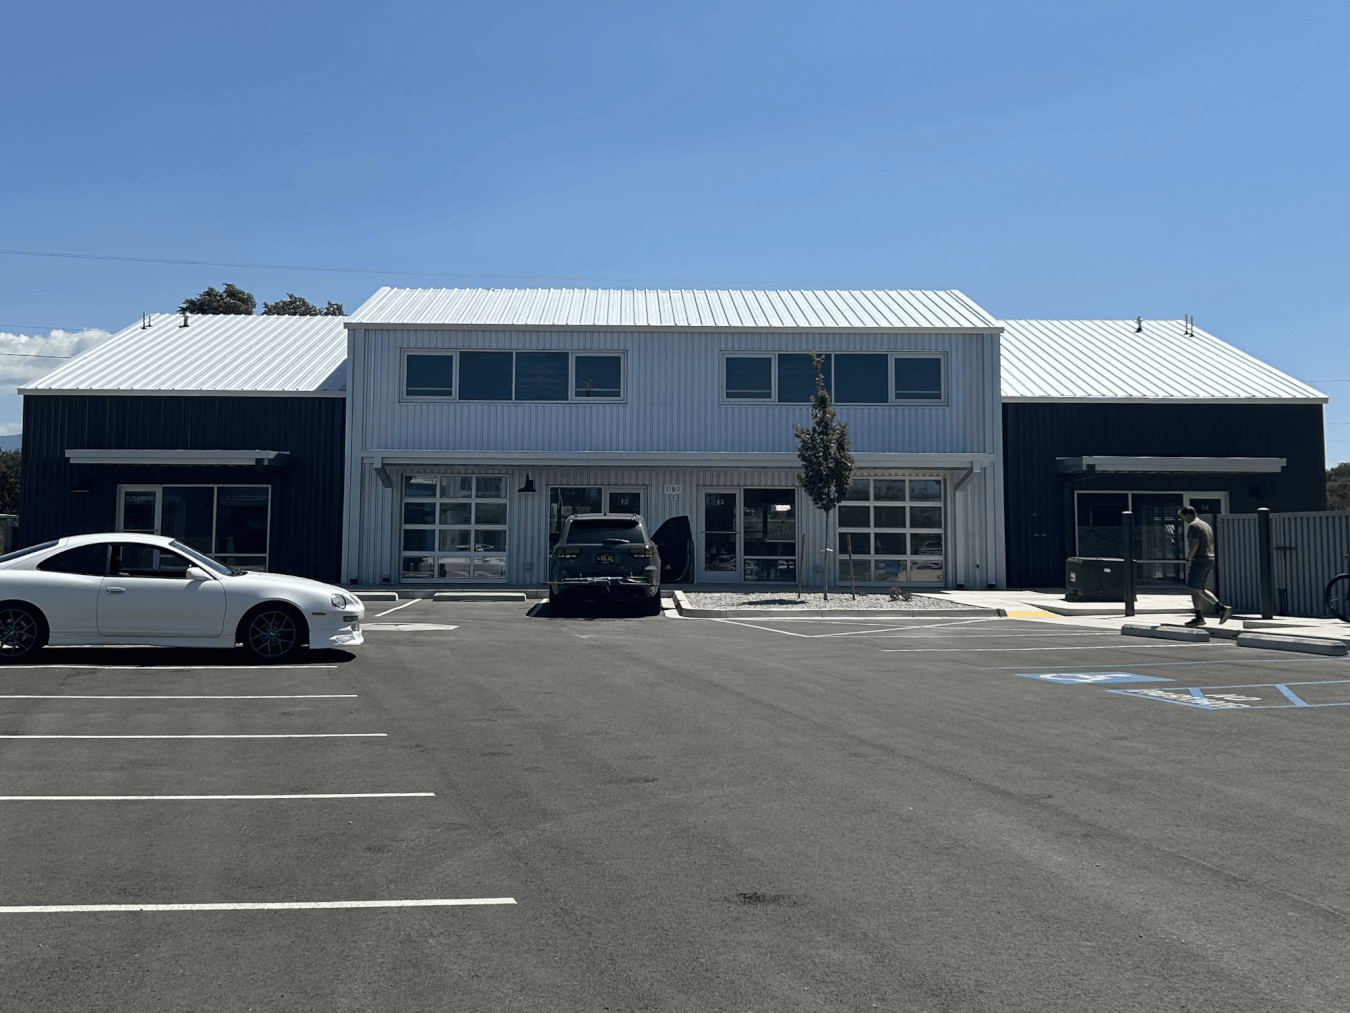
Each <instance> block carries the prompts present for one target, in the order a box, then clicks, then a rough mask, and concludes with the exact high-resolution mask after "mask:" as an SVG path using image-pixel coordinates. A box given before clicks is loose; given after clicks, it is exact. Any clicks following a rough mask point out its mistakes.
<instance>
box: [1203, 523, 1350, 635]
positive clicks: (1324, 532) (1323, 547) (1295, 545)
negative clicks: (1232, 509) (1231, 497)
mask: <svg viewBox="0 0 1350 1013" xmlns="http://www.w3.org/2000/svg"><path fill="white" fill-rule="evenodd" d="M1218 522H1219V523H1218V530H1217V531H1216V532H1215V534H1216V538H1215V543H1216V545H1215V549H1216V553H1217V556H1218V560H1217V562H1218V567H1217V568H1218V571H1219V597H1220V598H1221V599H1222V600H1223V601H1224V602H1226V603H1229V604H1231V605H1233V607H1234V608H1236V609H1237V610H1238V611H1239V612H1255V611H1258V610H1259V609H1260V608H1261V582H1260V559H1259V557H1258V548H1257V546H1258V534H1257V516H1256V514H1221V515H1220V516H1219V518H1218ZM1270 546H1271V557H1272V558H1271V575H1272V578H1273V580H1272V584H1273V587H1274V591H1275V599H1274V603H1273V604H1274V607H1275V614H1276V615H1284V616H1325V615H1327V605H1326V599H1325V597H1324V593H1325V591H1326V586H1327V581H1329V580H1331V578H1332V577H1334V576H1335V575H1336V574H1338V573H1345V572H1346V571H1347V570H1350V512H1346V511H1344V510H1337V511H1320V512H1315V513H1311V512H1310V513H1289V514H1276V513H1272V514H1271V515H1270Z"/></svg>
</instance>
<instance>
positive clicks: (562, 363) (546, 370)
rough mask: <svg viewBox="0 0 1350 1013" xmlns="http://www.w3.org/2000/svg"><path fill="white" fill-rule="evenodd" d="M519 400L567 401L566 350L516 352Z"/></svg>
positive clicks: (517, 393) (517, 394)
mask: <svg viewBox="0 0 1350 1013" xmlns="http://www.w3.org/2000/svg"><path fill="white" fill-rule="evenodd" d="M516 400H517V401H566V400H567V353H566V352H517V353H516Z"/></svg>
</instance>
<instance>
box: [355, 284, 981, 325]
mask: <svg viewBox="0 0 1350 1013" xmlns="http://www.w3.org/2000/svg"><path fill="white" fill-rule="evenodd" d="M347 325H348V326H349V327H395V328H407V327H475V328H487V327H502V328H542V327H569V328H589V327H622V328H626V329H635V330H677V329H678V330H727V329H732V328H735V329H742V328H745V329H755V330H775V331H778V330H812V331H817V330H855V331H856V330H869V331H871V330H879V331H890V330H910V331H951V330H956V331H994V330H997V329H998V327H999V323H998V321H996V320H995V319H994V318H993V317H991V316H990V315H989V314H988V313H986V312H985V311H984V310H983V309H981V308H980V307H979V306H977V305H976V304H975V303H974V302H972V301H971V300H970V299H968V298H967V297H966V296H965V295H964V294H963V293H961V292H957V291H955V290H948V291H919V290H913V291H910V290H859V291H843V290H830V291H796V290H794V291H735V290H727V291H703V290H687V289H589V288H529V289H527V288H388V287H386V288H382V289H380V290H379V291H378V292H376V293H375V294H374V295H373V296H371V297H370V298H369V299H367V300H366V301H365V302H364V303H362V304H361V306H360V307H359V308H358V309H357V310H356V312H355V313H353V314H352V315H351V316H349V317H348V318H347Z"/></svg>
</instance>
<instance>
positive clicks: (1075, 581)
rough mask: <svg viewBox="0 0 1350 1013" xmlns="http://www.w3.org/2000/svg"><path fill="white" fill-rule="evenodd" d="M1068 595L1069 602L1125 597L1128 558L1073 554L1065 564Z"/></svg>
mask: <svg viewBox="0 0 1350 1013" xmlns="http://www.w3.org/2000/svg"><path fill="white" fill-rule="evenodd" d="M1064 586H1065V587H1067V588H1068V589H1069V593H1068V594H1067V595H1065V597H1066V598H1068V599H1069V600H1070V601H1120V602H1123V601H1124V600H1125V560H1123V559H1110V558H1107V557H1105V556H1070V557H1069V558H1068V559H1067V560H1066V561H1065V563H1064Z"/></svg>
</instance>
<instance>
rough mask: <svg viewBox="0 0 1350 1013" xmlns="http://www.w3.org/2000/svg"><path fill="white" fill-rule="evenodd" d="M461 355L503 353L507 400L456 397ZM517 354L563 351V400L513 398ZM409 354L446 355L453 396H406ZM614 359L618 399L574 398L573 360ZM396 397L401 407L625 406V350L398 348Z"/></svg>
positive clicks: (575, 393) (626, 398)
mask: <svg viewBox="0 0 1350 1013" xmlns="http://www.w3.org/2000/svg"><path fill="white" fill-rule="evenodd" d="M461 352H505V353H507V354H509V355H510V356H511V397H510V398H506V399H503V400H483V399H480V398H462V397H460V393H461V385H462V383H463V380H464V369H463V364H462V363H461V362H460V358H459V357H460V353H461ZM520 352H563V353H565V354H566V355H567V397H566V398H560V399H558V400H554V401H535V400H527V399H524V398H519V399H518V398H516V396H515V393H516V355H517V353H520ZM413 355H448V356H450V357H451V358H452V359H453V360H454V363H455V365H454V371H455V382H454V393H453V394H450V395H442V394H435V395H429V394H416V395H414V394H409V393H408V358H409V357H410V356H413ZM578 356H588V357H598V358H612V359H614V358H616V359H618V360H619V396H618V397H578V396H577V392H576V386H577V357H578ZM398 379H399V388H398V392H399V397H398V400H399V402H400V403H402V404H466V405H507V404H521V405H564V404H609V405H612V404H627V403H628V350H627V349H624V348H401V349H399V373H398Z"/></svg>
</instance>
